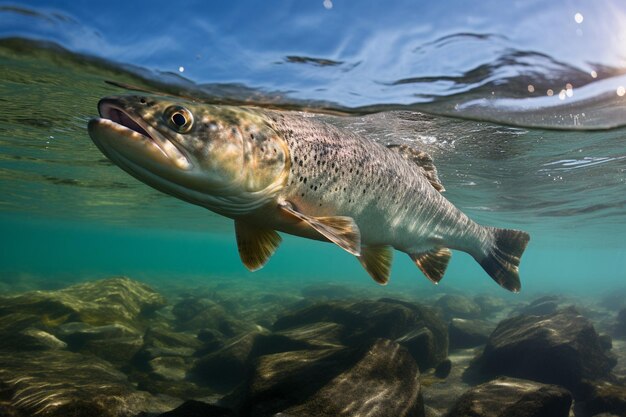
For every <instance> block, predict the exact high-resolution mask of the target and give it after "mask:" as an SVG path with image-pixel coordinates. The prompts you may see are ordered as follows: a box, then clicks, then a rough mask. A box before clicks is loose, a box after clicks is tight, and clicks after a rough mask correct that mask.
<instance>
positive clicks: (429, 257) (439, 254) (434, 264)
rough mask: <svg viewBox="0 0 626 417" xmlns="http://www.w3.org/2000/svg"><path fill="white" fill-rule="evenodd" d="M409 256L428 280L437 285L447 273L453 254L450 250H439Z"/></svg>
mask: <svg viewBox="0 0 626 417" xmlns="http://www.w3.org/2000/svg"><path fill="white" fill-rule="evenodd" d="M409 256H410V257H411V259H413V262H415V265H417V267H418V268H419V269H421V270H422V272H423V273H424V275H426V278H428V279H429V280H431V281H432V282H434V283H435V284H437V283H439V281H441V278H443V274H445V273H446V268H447V267H448V262H449V261H450V257H451V256H452V252H450V249H448V248H438V249H433V250H431V251H428V252H421V253H411V254H409Z"/></svg>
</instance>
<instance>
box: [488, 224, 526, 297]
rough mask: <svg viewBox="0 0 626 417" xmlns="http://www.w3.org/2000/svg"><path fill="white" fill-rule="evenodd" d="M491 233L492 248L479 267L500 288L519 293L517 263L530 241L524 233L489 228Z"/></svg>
mask: <svg viewBox="0 0 626 417" xmlns="http://www.w3.org/2000/svg"><path fill="white" fill-rule="evenodd" d="M490 230H491V231H492V233H493V236H494V241H493V246H492V247H491V249H490V250H489V252H488V253H487V256H485V257H484V258H483V259H481V260H479V261H478V262H479V263H480V266H482V267H483V269H484V270H485V271H486V272H487V273H488V274H489V275H490V276H491V278H493V280H494V281H496V282H497V283H498V284H500V285H501V286H502V287H504V288H506V289H507V290H509V291H513V292H519V290H520V288H521V284H520V280H519V272H518V271H519V269H518V267H519V262H520V258H521V256H522V253H524V249H526V245H527V244H528V241H529V240H530V236H529V235H528V233H526V232H522V231H520V230H510V229H497V228H495V227H492V228H490Z"/></svg>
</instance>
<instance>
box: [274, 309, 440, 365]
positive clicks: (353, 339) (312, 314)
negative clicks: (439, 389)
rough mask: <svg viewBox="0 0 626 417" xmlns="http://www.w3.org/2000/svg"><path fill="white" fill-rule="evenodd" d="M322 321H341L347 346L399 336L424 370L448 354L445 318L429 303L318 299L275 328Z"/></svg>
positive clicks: (340, 339) (341, 336)
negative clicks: (316, 302) (429, 307)
mask: <svg viewBox="0 0 626 417" xmlns="http://www.w3.org/2000/svg"><path fill="white" fill-rule="evenodd" d="M319 322H325V323H337V324H339V325H341V326H342V330H341V331H340V332H339V337H338V342H339V343H341V344H343V345H345V346H363V345H368V344H370V343H372V342H373V341H374V340H376V339H378V338H384V339H391V340H396V341H397V342H398V343H400V344H401V345H403V346H405V347H406V348H407V349H408V350H409V352H410V353H411V355H412V356H413V357H414V359H415V360H416V362H417V364H418V366H419V368H420V369H421V370H425V369H428V368H433V367H436V366H437V365H438V364H439V363H440V362H442V361H443V360H445V358H446V357H447V355H448V331H447V326H446V324H445V322H443V320H441V318H439V317H438V316H437V315H436V314H435V313H434V312H433V311H432V310H430V309H428V308H426V307H422V306H420V305H418V304H414V303H408V302H403V301H398V300H393V299H380V300H378V301H357V302H353V303H345V302H322V303H318V304H315V305H313V306H311V307H308V308H305V309H302V310H299V311H296V312H293V313H289V314H286V315H284V316H282V317H280V318H279V319H278V320H277V321H276V323H275V324H274V330H277V331H282V330H286V329H290V328H297V327H302V326H305V325H311V324H314V323H319Z"/></svg>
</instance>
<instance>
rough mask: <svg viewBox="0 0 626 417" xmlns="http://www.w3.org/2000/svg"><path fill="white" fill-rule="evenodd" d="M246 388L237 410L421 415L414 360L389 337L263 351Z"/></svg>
mask: <svg viewBox="0 0 626 417" xmlns="http://www.w3.org/2000/svg"><path fill="white" fill-rule="evenodd" d="M246 387H247V392H246V395H245V399H244V401H243V406H242V409H241V410H240V415H254V416H258V417H266V416H267V417H269V416H273V415H281V416H298V417H309V416H310V417H313V416H315V417H330V416H336V417H348V416H354V417H356V416H361V417H363V416H368V417H374V416H381V417H382V416H398V417H405V416H407V417H408V416H411V417H413V416H420V417H421V416H423V415H424V408H423V402H422V396H421V389H420V384H419V370H418V368H417V365H416V363H415V361H414V360H413V358H412V357H411V355H410V354H409V353H408V352H407V350H406V349H405V348H403V347H401V346H400V345H398V344H397V343H395V342H393V341H391V340H384V339H380V340H376V341H375V342H373V344H372V345H371V346H370V348H369V349H365V350H364V349H350V348H336V349H324V350H297V351H292V352H282V353H276V354H271V355H264V356H261V357H259V358H258V359H257V361H256V366H255V367H254V372H253V375H252V378H251V380H250V381H249V382H248V383H247V384H246ZM276 413H280V414H276Z"/></svg>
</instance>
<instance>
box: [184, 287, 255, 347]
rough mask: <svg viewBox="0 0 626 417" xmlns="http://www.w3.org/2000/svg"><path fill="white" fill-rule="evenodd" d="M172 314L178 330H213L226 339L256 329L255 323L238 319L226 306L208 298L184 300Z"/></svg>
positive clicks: (188, 298)
mask: <svg viewBox="0 0 626 417" xmlns="http://www.w3.org/2000/svg"><path fill="white" fill-rule="evenodd" d="M231 307H232V306H231ZM172 313H173V314H174V316H175V317H176V322H175V328H176V329H177V330H180V331H200V330H207V329H212V330H213V331H216V332H218V334H219V335H220V337H222V338H224V339H228V338H231V337H235V336H238V335H241V334H244V333H247V332H250V331H252V330H254V329H255V327H256V326H255V325H254V324H253V323H249V322H246V321H243V320H239V319H236V318H235V317H233V314H232V312H230V311H228V309H227V308H225V307H224V305H222V304H220V303H217V302H215V301H212V300H209V299H208V298H193V297H187V298H184V299H183V300H181V301H179V302H178V303H176V304H175V305H174V307H173V309H172Z"/></svg>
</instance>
